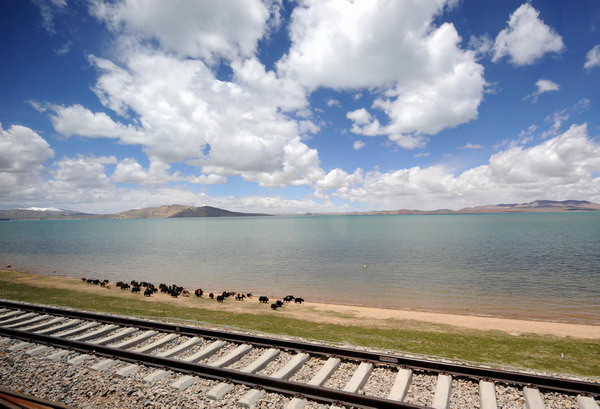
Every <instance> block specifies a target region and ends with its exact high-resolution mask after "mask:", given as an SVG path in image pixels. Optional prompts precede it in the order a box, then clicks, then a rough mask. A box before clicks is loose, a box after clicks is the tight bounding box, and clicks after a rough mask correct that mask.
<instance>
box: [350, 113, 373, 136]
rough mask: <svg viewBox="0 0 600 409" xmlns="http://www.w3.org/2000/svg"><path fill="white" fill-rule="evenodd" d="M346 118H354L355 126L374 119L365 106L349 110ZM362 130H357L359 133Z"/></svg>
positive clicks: (365, 123)
mask: <svg viewBox="0 0 600 409" xmlns="http://www.w3.org/2000/svg"><path fill="white" fill-rule="evenodd" d="M346 118H348V119H350V120H352V122H353V123H354V124H353V126H360V125H367V124H368V123H370V122H372V121H373V116H372V115H371V114H370V113H369V112H368V111H367V110H366V109H364V108H359V109H357V110H355V111H351V112H348V113H347V114H346ZM359 132H360V131H358V132H356V133H359Z"/></svg>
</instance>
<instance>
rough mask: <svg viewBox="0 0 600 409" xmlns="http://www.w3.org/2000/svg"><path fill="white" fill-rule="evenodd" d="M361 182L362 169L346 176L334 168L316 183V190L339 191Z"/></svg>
mask: <svg viewBox="0 0 600 409" xmlns="http://www.w3.org/2000/svg"><path fill="white" fill-rule="evenodd" d="M362 180H363V171H362V169H360V168H359V169H356V170H355V171H354V173H352V174H348V173H347V172H346V171H344V170H342V169H339V168H336V169H333V170H331V171H330V172H329V173H327V175H325V176H324V177H323V178H322V179H321V180H319V181H317V183H316V184H315V186H316V187H317V189H340V188H347V187H349V186H352V185H356V184H358V183H361V182H362Z"/></svg>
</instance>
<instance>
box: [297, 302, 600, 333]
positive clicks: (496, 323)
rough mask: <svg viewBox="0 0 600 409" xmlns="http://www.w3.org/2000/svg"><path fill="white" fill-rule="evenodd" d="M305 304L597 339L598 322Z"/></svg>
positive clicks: (390, 316)
mask: <svg viewBox="0 0 600 409" xmlns="http://www.w3.org/2000/svg"><path fill="white" fill-rule="evenodd" d="M306 305H307V306H312V307H314V308H316V309H319V310H321V311H333V312H336V313H340V314H348V315H352V316H354V317H356V318H362V319H378V320H412V321H418V322H426V323H429V324H441V325H450V326H453V327H459V328H466V329H473V330H480V331H502V332H506V333H508V334H511V335H521V334H537V335H554V336H558V337H573V338H580V339H600V325H590V324H575V323H565V322H554V321H539V320H524V319H514V318H497V317H487V316H478V315H461V314H449V313H440V312H428V311H414V310H399V309H386V308H376V307H368V306H355V305H342V304H324V303H316V302H307V303H306Z"/></svg>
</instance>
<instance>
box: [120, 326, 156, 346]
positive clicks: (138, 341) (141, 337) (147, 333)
mask: <svg viewBox="0 0 600 409" xmlns="http://www.w3.org/2000/svg"><path fill="white" fill-rule="evenodd" d="M156 334H158V331H153V330H150V331H144V332H142V333H141V334H140V335H138V336H137V337H135V338H131V339H126V340H125V341H123V342H120V343H118V344H115V345H113V346H112V347H113V348H117V349H127V348H131V347H134V346H136V345H138V344H141V343H142V342H144V341H145V340H147V339H148V338H150V337H153V336H155V335H156Z"/></svg>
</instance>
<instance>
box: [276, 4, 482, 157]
mask: <svg viewBox="0 0 600 409" xmlns="http://www.w3.org/2000/svg"><path fill="white" fill-rule="evenodd" d="M448 4H449V3H448V2H446V1H441V0H440V1H432V2H418V3H410V4H409V3H406V2H390V1H383V0H382V1H371V0H368V1H364V0H359V1H354V2H348V1H314V0H305V1H303V2H301V4H300V5H299V7H297V8H296V9H295V10H294V12H293V13H292V21H291V24H290V37H291V40H292V46H291V49H290V50H289V52H288V53H287V54H286V56H285V57H284V58H283V59H282V60H281V61H279V63H278V70H279V72H280V73H282V74H283V75H285V76H286V77H290V78H294V79H296V80H297V81H299V82H300V83H302V84H304V85H305V86H306V87H307V88H308V89H309V90H312V89H316V88H318V87H330V88H336V89H361V88H368V89H373V88H378V89H380V90H382V91H383V92H382V93H381V96H380V97H378V98H376V100H375V102H374V104H373V108H375V109H378V110H381V111H383V112H384V113H385V114H386V116H387V117H388V118H389V123H388V124H385V125H380V124H379V121H378V120H377V119H376V118H374V117H372V116H371V114H369V113H368V112H367V111H366V109H365V108H360V109H358V110H355V111H353V112H351V113H349V114H348V116H347V117H348V118H349V119H351V120H352V121H354V124H353V127H352V132H354V133H357V134H363V135H368V136H377V135H395V138H394V139H395V140H396V141H397V140H403V141H404V140H406V139H407V138H411V140H412V141H413V142H414V141H415V140H416V139H415V138H417V139H418V140H419V141H420V142H419V143H423V142H424V141H425V139H424V138H422V137H419V135H420V134H428V135H433V134H436V133H438V132H439V131H441V130H442V129H445V128H448V127H453V126H457V125H459V124H461V123H465V122H468V121H470V120H472V119H474V118H476V117H477V108H478V106H479V104H480V103H481V101H482V98H483V90H484V86H485V80H484V78H483V67H482V66H481V65H480V64H478V63H477V62H476V56H475V52H473V51H470V50H463V49H461V48H460V42H461V38H460V36H459V35H458V33H457V31H456V29H455V27H454V26H453V25H452V24H449V23H445V24H442V25H441V26H439V27H436V26H435V25H434V24H433V19H434V18H435V17H436V16H437V15H439V13H441V12H442V10H443V9H444V8H445V7H447V6H448ZM365 32H368V33H369V35H364V33H365ZM334 44H335V46H333V45H334ZM355 119H356V120H355ZM399 135H403V137H402V138H400V137H399ZM413 144H414V143H410V144H406V143H400V144H399V146H402V147H404V146H412V145H413Z"/></svg>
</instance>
